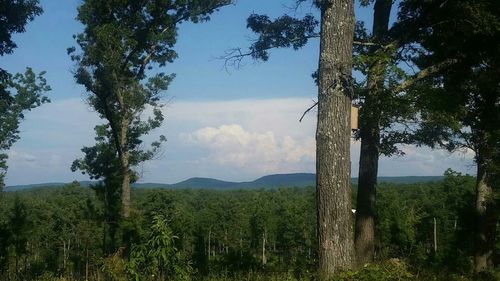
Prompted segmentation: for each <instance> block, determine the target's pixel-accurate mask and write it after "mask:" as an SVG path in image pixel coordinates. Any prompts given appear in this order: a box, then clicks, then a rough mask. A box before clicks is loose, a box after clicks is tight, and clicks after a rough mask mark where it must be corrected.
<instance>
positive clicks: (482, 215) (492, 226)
mask: <svg viewBox="0 0 500 281" xmlns="http://www.w3.org/2000/svg"><path fill="white" fill-rule="evenodd" d="M484 145H485V144H482V145H481V148H480V149H479V150H480V151H478V152H477V154H478V155H477V156H476V162H477V185H476V212H477V217H478V219H477V222H478V227H477V233H476V244H475V253H474V271H475V272H481V271H485V270H488V269H491V268H492V267H493V265H494V264H493V253H494V249H495V242H496V241H495V238H496V226H497V222H498V212H497V206H496V203H495V198H494V191H493V188H492V186H491V184H490V175H488V167H487V163H489V162H490V161H491V159H490V158H489V153H488V149H486V148H484Z"/></svg>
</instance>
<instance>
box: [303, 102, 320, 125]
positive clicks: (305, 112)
mask: <svg viewBox="0 0 500 281" xmlns="http://www.w3.org/2000/svg"><path fill="white" fill-rule="evenodd" d="M317 105H318V102H315V103H314V104H313V105H312V106H311V107H309V108H308V109H307V110H306V111H304V113H303V114H302V116H301V117H300V119H299V122H302V119H304V116H306V114H307V113H308V112H309V111H311V110H312V109H313V108H315V107H316V106H317Z"/></svg>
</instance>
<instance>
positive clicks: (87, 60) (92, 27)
mask: <svg viewBox="0 0 500 281" xmlns="http://www.w3.org/2000/svg"><path fill="white" fill-rule="evenodd" d="M229 3H230V0H209V1H203V0H189V1H180V0H179V1H171V0H161V1H152V0H142V1H132V0H128V1H120V0H116V1H115V0H114V1H107V0H87V1H85V2H84V3H83V4H82V5H81V6H80V7H79V8H78V17H77V18H78V20H79V21H80V22H81V23H82V24H84V25H85V30H84V32H83V33H81V34H79V35H78V36H76V40H77V43H78V45H79V47H80V49H81V53H80V54H75V51H76V48H74V47H73V48H69V49H68V52H69V53H70V54H72V55H71V57H72V59H73V60H74V61H76V62H77V70H76V71H75V78H76V81H77V83H79V84H82V85H83V86H84V87H85V89H86V91H87V92H88V93H89V98H88V102H89V103H90V105H91V106H92V107H93V108H94V109H95V110H96V111H97V112H98V113H99V115H100V117H101V118H103V119H105V120H106V121H107V124H108V126H107V127H106V128H105V129H106V130H107V131H108V133H106V138H107V141H108V144H109V145H111V146H113V149H114V151H115V154H116V157H117V159H118V160H119V169H118V171H116V176H117V177H119V179H120V181H121V199H122V209H123V216H124V217H128V216H129V214H130V184H131V182H133V181H134V180H135V179H136V177H137V175H136V174H135V173H134V172H133V170H132V168H131V167H133V166H134V165H135V164H137V163H140V162H142V161H145V160H148V159H150V158H151V157H152V154H151V151H144V150H142V149H141V147H140V145H141V140H140V137H141V136H143V135H145V134H147V133H149V132H150V131H151V130H153V129H154V128H157V127H158V126H160V125H161V123H162V121H163V115H162V112H161V103H160V97H161V93H162V92H163V91H165V90H166V89H167V87H168V84H169V82H170V81H171V80H172V78H173V76H172V75H166V74H164V73H156V74H151V75H149V76H148V70H151V69H152V68H153V67H154V66H159V67H162V66H165V65H166V64H167V63H170V62H172V61H173V60H174V59H175V58H176V57H177V54H176V52H175V51H174V50H173V46H174V44H175V42H176V38H177V26H178V24H180V23H183V22H186V21H191V22H195V23H197V22H202V21H205V20H208V19H209V15H210V14H211V13H213V12H214V11H215V10H216V9H218V8H220V7H222V6H224V5H227V4H229ZM148 77H149V78H148ZM147 108H152V109H153V113H152V114H150V115H151V117H149V118H148V119H146V120H144V119H141V117H142V116H143V115H144V114H145V113H146V112H145V110H146V109H147ZM162 140H165V138H164V137H162V138H161V140H160V141H162ZM158 146H159V142H155V143H154V144H153V150H156V149H157V148H158Z"/></svg>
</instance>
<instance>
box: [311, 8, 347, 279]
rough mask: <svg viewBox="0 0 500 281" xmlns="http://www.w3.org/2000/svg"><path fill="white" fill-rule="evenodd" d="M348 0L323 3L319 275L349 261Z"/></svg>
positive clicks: (341, 267) (328, 275) (318, 145)
mask: <svg viewBox="0 0 500 281" xmlns="http://www.w3.org/2000/svg"><path fill="white" fill-rule="evenodd" d="M353 3H354V2H353V1H352V0H331V1H323V2H322V3H321V7H320V8H321V40H320V59H319V89H318V91H319V93H318V125H317V131H316V142H317V143H316V159H317V160H316V177H317V178H316V180H317V204H318V241H319V277H320V279H321V280H328V279H330V278H331V277H332V276H333V274H334V273H335V272H336V271H337V270H345V269H349V268H351V267H352V264H353V260H354V233H353V221H352V215H351V207H352V205H351V173H350V171H351V161H350V138H351V122H350V114H351V93H352V78H351V71H352V43H353V33H354V7H353Z"/></svg>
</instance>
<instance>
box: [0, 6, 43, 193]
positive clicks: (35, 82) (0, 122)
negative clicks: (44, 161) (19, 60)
mask: <svg viewBox="0 0 500 281" xmlns="http://www.w3.org/2000/svg"><path fill="white" fill-rule="evenodd" d="M41 13H42V8H41V7H40V5H39V3H38V1H37V0H24V1H2V2H1V3H0V56H4V55H6V54H11V53H12V52H13V51H14V49H15V48H16V47H17V45H16V43H15V42H14V41H13V40H12V35H13V34H14V33H22V32H24V31H25V26H26V24H27V23H28V22H30V21H32V20H33V19H34V18H35V17H36V16H38V15H40V14H41ZM43 75H44V73H43V72H42V73H40V74H38V75H37V74H35V73H34V72H33V70H32V69H31V68H27V69H26V71H25V73H24V74H20V73H19V74H15V75H12V74H10V73H8V72H7V71H6V70H5V69H2V68H1V67H0V191H1V190H2V189H3V187H4V177H5V173H6V171H7V158H8V155H7V153H6V151H7V150H8V149H9V148H10V147H11V146H12V145H13V144H14V143H15V142H16V141H17V140H18V139H19V130H18V128H19V123H20V122H21V120H23V119H24V113H25V112H26V111H29V110H31V109H33V108H35V107H37V106H39V105H41V104H42V103H45V102H48V101H49V100H48V99H47V98H46V97H45V96H44V93H45V92H47V91H49V90H50V87H49V86H48V85H47V82H46V81H45V79H44V78H43Z"/></svg>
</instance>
